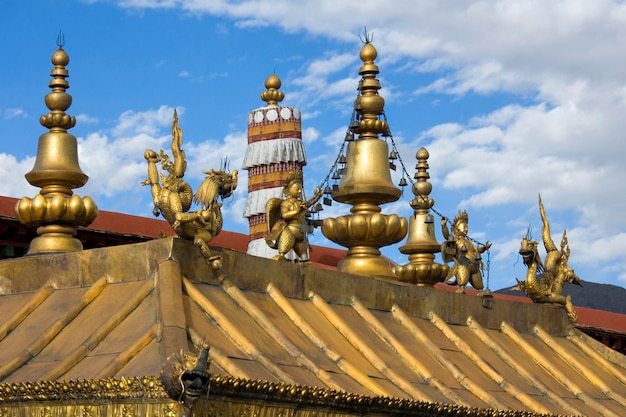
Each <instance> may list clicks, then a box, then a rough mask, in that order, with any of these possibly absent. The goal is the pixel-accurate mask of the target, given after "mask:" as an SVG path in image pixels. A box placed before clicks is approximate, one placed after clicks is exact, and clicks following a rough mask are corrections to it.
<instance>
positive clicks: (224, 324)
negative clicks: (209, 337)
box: [183, 277, 295, 383]
mask: <svg viewBox="0 0 626 417" xmlns="http://www.w3.org/2000/svg"><path fill="white" fill-rule="evenodd" d="M183 290H184V291H185V292H186V293H187V295H188V296H189V298H191V300H193V301H194V302H195V303H196V304H197V305H198V306H199V307H200V308H201V309H202V310H203V311H204V312H205V313H206V314H208V315H209V316H210V317H212V318H213V319H214V320H215V321H216V322H217V324H218V326H219V327H221V328H222V329H224V331H225V332H226V333H227V334H229V335H230V336H231V339H232V341H233V342H234V343H235V345H237V346H238V347H239V349H241V351H242V352H245V353H246V354H247V355H249V356H250V357H251V358H253V359H255V360H257V361H258V362H259V363H260V365H261V366H263V367H264V368H265V369H266V370H267V371H268V372H269V373H270V374H272V375H274V376H275V377H276V378H277V379H279V380H281V381H287V382H289V383H295V380H294V379H293V378H292V377H291V376H290V375H288V374H287V373H285V372H284V371H283V370H282V369H281V368H280V367H279V366H278V365H276V364H275V363H273V362H272V361H271V360H270V359H269V358H267V356H266V355H265V354H264V353H263V352H261V351H260V350H259V349H258V348H257V347H256V345H255V344H254V342H252V341H251V340H250V339H249V338H248V337H246V335H244V334H243V333H242V332H241V331H240V330H239V328H238V326H236V325H235V324H234V323H233V322H232V321H231V320H230V319H229V318H228V317H226V315H225V314H224V313H223V312H222V311H220V310H219V309H218V308H217V307H216V306H215V305H214V304H213V303H212V302H211V300H209V299H208V298H207V297H205V296H204V294H202V292H201V291H200V290H199V289H198V288H197V287H196V286H195V285H194V284H193V283H192V282H191V281H190V280H189V279H187V278H186V277H183Z"/></svg>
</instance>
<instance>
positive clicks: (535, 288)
mask: <svg viewBox="0 0 626 417" xmlns="http://www.w3.org/2000/svg"><path fill="white" fill-rule="evenodd" d="M539 213H540V214H541V222H542V227H541V238H542V239H543V245H544V247H545V249H546V257H545V262H543V263H542V262H541V257H540V256H539V252H538V251H537V241H536V240H531V239H530V237H529V236H528V234H526V235H525V236H524V237H523V238H522V243H521V245H520V250H519V253H520V255H521V256H522V259H523V260H524V264H525V265H526V266H527V268H528V270H527V272H526V280H525V281H519V280H517V279H516V280H517V285H516V286H515V287H513V289H515V290H520V291H523V292H524V293H525V294H526V295H528V296H529V297H530V298H531V299H532V300H533V302H535V303H556V304H561V305H562V306H563V307H564V308H565V311H567V316H568V317H569V319H570V321H572V322H573V323H576V322H577V321H578V315H577V314H576V311H575V310H574V307H573V305H572V299H571V296H569V295H567V296H564V295H563V294H562V291H563V285H565V284H566V283H570V284H576V285H581V283H580V278H579V277H578V275H576V273H575V272H574V270H573V269H572V268H571V267H570V266H569V265H568V264H567V262H568V260H569V255H570V247H569V243H568V241H567V233H566V230H563V237H562V238H561V248H560V249H558V248H557V247H556V245H555V244H554V241H553V240H552V236H551V235H550V224H549V223H548V218H547V217H546V212H545V209H544V207H543V203H542V201H541V196H539Z"/></svg>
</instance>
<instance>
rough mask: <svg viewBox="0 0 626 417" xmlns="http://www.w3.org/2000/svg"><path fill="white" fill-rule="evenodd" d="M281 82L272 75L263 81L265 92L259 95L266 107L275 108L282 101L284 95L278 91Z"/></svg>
mask: <svg viewBox="0 0 626 417" xmlns="http://www.w3.org/2000/svg"><path fill="white" fill-rule="evenodd" d="M280 85H281V82H280V78H278V76H276V74H272V75H270V76H269V77H267V79H266V80H265V88H267V90H265V91H263V92H262V93H261V100H263V101H264V102H266V103H267V105H268V106H276V105H278V103H280V102H281V101H283V99H284V98H285V93H283V92H282V91H278V89H279V88H280Z"/></svg>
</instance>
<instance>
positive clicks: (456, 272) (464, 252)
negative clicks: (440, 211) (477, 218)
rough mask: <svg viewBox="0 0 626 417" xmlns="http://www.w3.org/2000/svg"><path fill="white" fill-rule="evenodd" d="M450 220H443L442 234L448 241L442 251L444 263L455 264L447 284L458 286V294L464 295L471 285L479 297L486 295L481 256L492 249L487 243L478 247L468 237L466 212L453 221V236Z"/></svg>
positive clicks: (461, 212) (448, 276)
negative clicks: (449, 224)
mask: <svg viewBox="0 0 626 417" xmlns="http://www.w3.org/2000/svg"><path fill="white" fill-rule="evenodd" d="M447 223H448V219H447V218H446V217H443V218H442V219H441V233H442V234H443V237H444V239H446V241H445V242H444V243H443V245H442V246H443V247H442V250H441V253H442V256H443V261H444V262H446V263H447V262H454V265H453V266H452V268H450V271H448V275H447V276H446V279H445V282H446V284H449V285H458V286H459V288H458V289H457V291H456V292H458V293H461V294H464V293H465V286H466V285H467V284H471V285H472V287H474V288H476V289H477V290H478V295H479V296H480V295H483V294H484V284H483V275H482V270H483V269H484V268H485V266H484V264H483V261H482V259H481V256H480V254H481V253H483V252H485V251H486V250H487V249H489V248H490V247H491V243H489V242H487V243H486V244H485V245H484V246H481V247H477V246H476V245H474V243H473V242H472V241H471V240H470V239H469V238H468V237H467V231H468V227H467V225H468V223H469V217H468V215H467V212H466V211H465V210H463V211H459V214H457V216H456V217H455V218H454V220H453V221H452V234H450V231H449V230H448V224H447Z"/></svg>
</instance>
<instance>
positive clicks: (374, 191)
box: [322, 37, 407, 278]
mask: <svg viewBox="0 0 626 417" xmlns="http://www.w3.org/2000/svg"><path fill="white" fill-rule="evenodd" d="M376 55H377V52H376V48H374V46H373V45H372V44H371V43H370V41H369V39H367V37H366V39H365V44H364V45H363V47H362V48H361V53H360V57H361V60H362V61H363V65H362V66H361V68H360V70H359V74H360V75H361V77H362V78H361V80H360V82H359V88H358V90H359V92H360V94H359V96H358V97H357V99H356V100H355V101H354V110H355V113H356V121H355V123H352V124H351V132H352V133H353V134H355V135H358V137H357V138H356V139H355V140H353V141H350V142H349V144H348V150H347V154H346V165H345V169H346V171H345V174H344V175H343V177H342V179H341V182H340V183H339V186H338V189H337V191H334V192H333V193H332V198H333V200H335V201H338V202H341V203H346V204H350V205H352V208H351V209H350V213H351V214H349V215H347V216H340V217H337V218H327V219H324V222H323V224H322V233H323V234H324V236H326V237H327V238H328V239H330V240H332V241H333V242H335V243H337V244H339V245H341V246H345V247H347V248H348V254H347V257H346V259H344V260H343V261H341V262H340V263H339V265H338V269H339V270H340V271H341V272H347V273H352V274H359V275H374V276H382V277H393V278H395V275H394V273H393V271H392V269H391V267H390V265H389V261H388V260H387V259H385V258H384V257H382V256H381V252H380V248H381V247H383V246H388V245H391V244H394V243H396V242H399V241H400V240H402V239H403V238H404V236H405V235H406V232H407V220H406V219H405V218H400V217H398V216H397V215H396V214H391V215H386V214H382V213H381V208H380V207H379V205H381V204H384V203H389V202H392V201H396V200H397V199H398V198H400V195H401V194H402V191H401V190H400V189H399V188H397V187H396V186H395V185H394V184H393V183H392V181H391V172H390V169H389V160H388V155H389V147H388V145H387V142H385V141H384V140H382V139H380V138H379V135H380V134H381V133H383V132H386V131H387V130H388V128H389V126H388V125H387V122H386V121H385V120H382V119H381V118H380V117H379V116H381V115H382V114H383V110H384V106H385V100H384V98H383V97H381V96H380V95H379V94H378V90H380V82H379V81H378V79H376V75H377V74H378V72H379V71H378V66H376V64H374V60H375V59H376Z"/></svg>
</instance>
